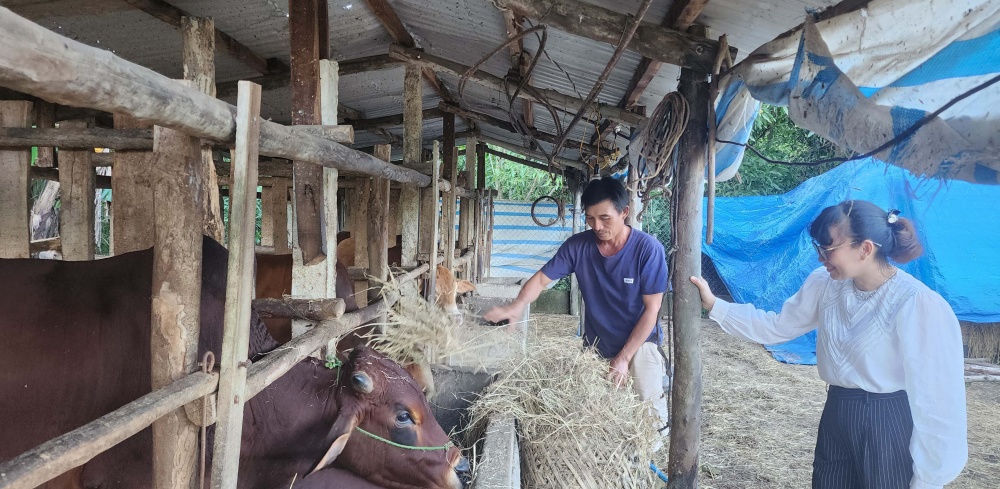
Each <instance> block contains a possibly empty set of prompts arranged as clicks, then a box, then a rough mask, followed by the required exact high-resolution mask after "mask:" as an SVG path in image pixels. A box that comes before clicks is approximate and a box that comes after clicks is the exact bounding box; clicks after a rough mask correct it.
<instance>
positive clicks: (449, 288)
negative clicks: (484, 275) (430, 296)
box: [434, 265, 476, 314]
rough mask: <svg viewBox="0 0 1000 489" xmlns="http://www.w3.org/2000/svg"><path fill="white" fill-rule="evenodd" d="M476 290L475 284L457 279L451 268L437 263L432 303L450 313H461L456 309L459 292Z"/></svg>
mask: <svg viewBox="0 0 1000 489" xmlns="http://www.w3.org/2000/svg"><path fill="white" fill-rule="evenodd" d="M473 290H476V285H475V284H473V283H472V282H469V281H468V280H458V279H456V278H455V274H454V273H452V271H451V270H448V269H447V268H445V267H444V266H441V265H438V266H437V272H436V274H435V280H434V304H436V305H437V306H438V307H440V308H441V309H443V310H444V311H445V312H447V313H450V314H461V311H459V309H458V302H457V297H458V295H459V294H464V293H466V292H472V291H473Z"/></svg>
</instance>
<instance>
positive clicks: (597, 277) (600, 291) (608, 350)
mask: <svg viewBox="0 0 1000 489" xmlns="http://www.w3.org/2000/svg"><path fill="white" fill-rule="evenodd" d="M541 272H542V273H543V274H544V275H545V276H546V277H548V278H550V279H552V280H558V279H560V278H563V277H565V276H567V275H569V274H571V273H576V278H577V280H578V281H579V282H580V292H581V294H582V295H583V300H584V302H585V303H586V306H587V307H586V314H585V316H584V327H583V341H584V343H585V344H586V345H588V346H589V345H595V344H596V345H597V351H598V352H599V353H600V354H601V355H602V356H604V357H605V358H612V357H614V356H615V355H617V354H618V352H620V351H621V349H622V348H623V347H624V346H625V342H626V341H628V337H629V335H630V334H632V328H633V327H635V324H636V322H638V321H639V317H640V316H641V315H642V313H643V311H644V310H645V306H644V305H643V303H642V296H644V295H650V294H659V293H662V292H665V291H666V290H667V261H666V254H665V253H664V251H663V245H662V244H660V242H659V241H657V240H656V238H654V237H653V236H651V235H649V234H647V233H644V232H642V231H639V230H637V229H634V228H633V229H632V233H631V234H630V235H629V237H628V240H627V241H626V242H625V246H624V247H623V248H622V249H621V251H619V252H618V253H616V254H615V255H613V256H608V257H605V256H602V255H601V252H600V251H598V249H597V235H596V234H595V233H594V231H593V230H592V229H588V230H586V231H584V232H582V233H577V234H574V235H573V236H570V238H569V239H567V240H566V242H564V243H563V244H562V246H560V247H559V251H557V252H556V256H554V257H552V259H551V260H549V262H548V263H546V264H545V266H543V267H542V270H541ZM660 338H661V329H660V321H659V318H657V321H656V327H655V328H654V329H653V333H652V334H651V335H649V338H647V339H646V341H651V342H654V343H657V344H659V342H660Z"/></svg>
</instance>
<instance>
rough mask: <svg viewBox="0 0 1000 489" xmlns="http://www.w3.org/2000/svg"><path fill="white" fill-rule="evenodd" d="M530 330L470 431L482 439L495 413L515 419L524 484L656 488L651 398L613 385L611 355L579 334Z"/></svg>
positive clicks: (479, 404) (475, 412)
mask: <svg viewBox="0 0 1000 489" xmlns="http://www.w3.org/2000/svg"><path fill="white" fill-rule="evenodd" d="M532 330H533V331H536V332H538V333H537V334H536V335H535V336H533V337H531V338H530V339H529V344H528V348H527V353H526V355H525V356H524V357H523V358H521V359H519V360H517V361H514V362H511V363H510V364H509V365H508V366H507V367H506V368H504V369H503V372H502V373H500V374H499V376H498V380H497V381H495V382H494V383H493V384H492V385H491V386H490V387H488V388H487V390H486V391H485V392H484V393H483V394H482V396H481V397H480V398H479V399H478V400H477V401H476V402H475V403H473V405H472V407H471V408H470V416H471V419H472V421H471V422H470V427H469V430H468V432H467V436H468V437H470V438H471V439H472V441H473V442H474V441H475V440H477V439H478V437H480V436H481V433H482V432H483V431H484V430H485V429H486V425H487V424H488V422H489V420H490V418H492V417H497V418H504V417H509V418H514V419H516V420H517V423H518V428H519V430H518V431H519V433H520V436H521V443H522V450H521V458H522V466H521V474H522V477H523V483H524V486H525V487H532V488H542V489H544V488H563V487H587V488H591V487H593V488H612V487H628V488H640V487H652V486H653V477H652V473H651V472H650V470H649V468H648V465H649V460H650V459H651V455H652V453H651V449H652V446H653V442H654V439H655V437H656V436H657V434H656V429H655V427H654V423H653V420H652V418H651V417H650V416H648V415H647V412H648V409H649V404H648V403H643V402H642V401H640V400H639V399H638V397H637V396H636V395H635V393H634V392H633V391H632V388H631V386H630V385H626V386H624V387H621V388H616V387H614V386H613V385H612V384H611V382H609V381H608V380H607V378H606V375H607V371H608V362H607V360H604V359H602V358H600V356H598V355H597V354H596V353H595V352H594V351H593V350H589V349H588V350H582V349H581V348H580V339H579V338H576V337H575V336H567V335H566V334H565V333H562V334H550V333H548V332H547V331H546V329H545V328H544V327H539V328H532ZM467 444H471V443H467Z"/></svg>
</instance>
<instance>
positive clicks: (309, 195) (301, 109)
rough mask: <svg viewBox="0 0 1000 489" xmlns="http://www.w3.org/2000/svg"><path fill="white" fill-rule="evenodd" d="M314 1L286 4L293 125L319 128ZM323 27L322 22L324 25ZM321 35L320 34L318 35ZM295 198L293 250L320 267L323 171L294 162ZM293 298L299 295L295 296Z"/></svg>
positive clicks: (316, 5)
mask: <svg viewBox="0 0 1000 489" xmlns="http://www.w3.org/2000/svg"><path fill="white" fill-rule="evenodd" d="M318 9H319V2H318V1H317V0H289V2H288V14H289V18H288V32H289V36H290V38H291V69H292V124H293V125H299V124H306V125H313V124H320V123H321V122H320V120H319V119H320V99H319V60H320V58H325V56H322V55H321V53H320V52H319V42H320V41H319V40H320V38H321V37H323V36H324V35H325V34H326V32H325V30H324V29H322V27H321V24H320V20H319V18H318V15H317V11H318ZM323 25H325V22H324V23H323ZM321 31H322V32H321ZM292 175H293V177H292V184H293V186H294V188H295V194H294V196H293V198H292V202H294V204H295V230H296V235H297V236H296V237H297V239H296V248H298V251H296V252H295V253H301V255H302V263H303V264H304V265H306V266H309V265H315V264H318V263H321V262H322V261H323V260H324V259H325V258H326V256H325V255H324V254H323V237H322V226H321V225H320V221H321V219H322V218H323V169H322V168H317V167H316V166H314V165H310V164H306V163H304V162H299V161H296V162H294V164H293V169H292ZM296 295H299V294H298V292H296Z"/></svg>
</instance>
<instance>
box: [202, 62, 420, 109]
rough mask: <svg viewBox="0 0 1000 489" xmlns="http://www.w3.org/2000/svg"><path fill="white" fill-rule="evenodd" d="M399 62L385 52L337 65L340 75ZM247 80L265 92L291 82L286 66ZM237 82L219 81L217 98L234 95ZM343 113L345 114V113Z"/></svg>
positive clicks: (370, 69)
mask: <svg viewBox="0 0 1000 489" xmlns="http://www.w3.org/2000/svg"><path fill="white" fill-rule="evenodd" d="M399 64H401V63H400V61H398V60H395V59H392V58H390V57H389V55H387V54H379V55H376V56H366V57H364V58H357V59H349V60H345V61H340V62H338V65H339V66H340V75H341V76H349V75H356V74H359V73H365V72H368V71H378V70H384V69H386V68H392V67H395V66H397V65H399ZM247 81H251V82H254V83H256V84H258V85H260V86H261V87H262V88H263V89H264V91H265V92H266V91H268V90H275V89H278V88H285V87H287V86H288V85H290V84H291V82H292V73H291V71H290V70H289V69H287V68H286V69H283V70H281V71H277V72H274V73H271V74H268V75H263V76H258V77H255V78H250V79H248V80H247ZM237 83H239V80H233V81H227V82H222V83H219V84H218V95H219V98H227V97H235V96H236V86H237ZM340 111H341V112H343V111H344V108H343V106H341V108H340ZM355 112H356V111H355ZM343 115H344V116H347V114H343Z"/></svg>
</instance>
